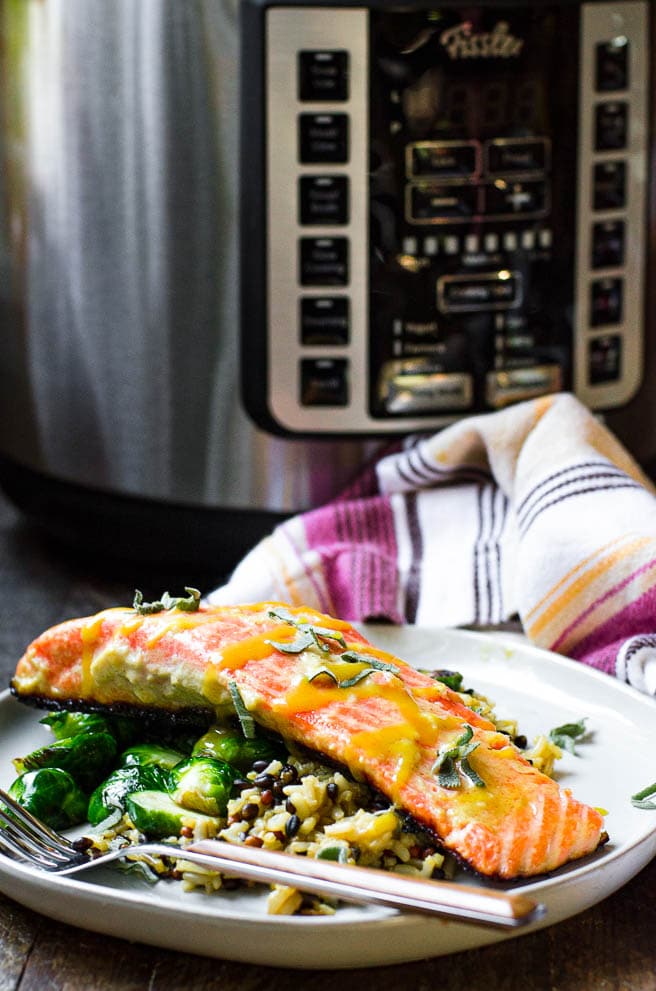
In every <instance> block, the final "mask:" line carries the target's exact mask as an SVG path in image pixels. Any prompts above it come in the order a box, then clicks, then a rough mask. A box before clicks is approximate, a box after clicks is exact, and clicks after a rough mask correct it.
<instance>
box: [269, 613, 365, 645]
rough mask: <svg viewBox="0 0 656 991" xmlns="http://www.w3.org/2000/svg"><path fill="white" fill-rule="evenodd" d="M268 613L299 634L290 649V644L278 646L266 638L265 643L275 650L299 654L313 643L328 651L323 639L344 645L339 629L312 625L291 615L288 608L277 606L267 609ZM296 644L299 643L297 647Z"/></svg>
mask: <svg viewBox="0 0 656 991" xmlns="http://www.w3.org/2000/svg"><path fill="white" fill-rule="evenodd" d="M268 615H269V616H270V617H271V618H272V619H280V620H282V622H283V623H288V624H289V625H290V626H293V627H294V628H295V629H297V630H298V631H299V636H298V637H297V638H296V639H295V640H294V641H292V644H293V645H294V648H295V649H290V645H289V644H286V645H285V647H280V646H279V645H278V644H277V643H274V642H273V641H272V640H267V643H269V644H271V646H272V647H275V649H276V650H283V652H284V653H286V654H300V652H301V651H302V650H307V648H308V647H311V646H312V645H313V644H314V646H315V647H318V649H319V650H320V651H321V652H322V653H324V654H328V653H330V647H329V645H328V644H326V643H324V640H335V641H336V642H337V643H338V644H339V645H340V646H341V647H345V646H346V641H345V640H344V637H343V636H342V634H341V633H340V632H339V630H330V629H328V628H327V627H325V626H314V625H313V624H312V623H308V622H306V621H305V620H301V619H297V617H296V616H293V615H292V613H290V612H289V610H288V609H285V608H283V607H279V608H276V609H269V612H268ZM301 643H302V644H303V646H300V644H301ZM297 645H299V646H298V647H297Z"/></svg>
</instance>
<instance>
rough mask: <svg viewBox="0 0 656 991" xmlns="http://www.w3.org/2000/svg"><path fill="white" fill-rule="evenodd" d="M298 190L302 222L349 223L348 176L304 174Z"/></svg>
mask: <svg viewBox="0 0 656 991" xmlns="http://www.w3.org/2000/svg"><path fill="white" fill-rule="evenodd" d="M298 192H299V205H298V206H299V216H300V220H301V223H302V224H347V223H348V213H349V203H348V177H347V176H344V175H311V176H302V178H301V179H300V180H299V183H298Z"/></svg>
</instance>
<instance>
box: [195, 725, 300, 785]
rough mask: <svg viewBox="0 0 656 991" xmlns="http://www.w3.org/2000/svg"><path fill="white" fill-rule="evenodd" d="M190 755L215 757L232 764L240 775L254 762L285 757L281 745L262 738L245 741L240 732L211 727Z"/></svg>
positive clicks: (197, 742) (221, 727) (248, 769)
mask: <svg viewBox="0 0 656 991" xmlns="http://www.w3.org/2000/svg"><path fill="white" fill-rule="evenodd" d="M192 755H193V756H201V755H204V756H207V757H216V758H218V759H219V760H223V761H225V762H226V763H227V764H232V766H233V767H236V768H237V770H238V771H241V772H242V774H244V773H245V772H246V771H250V769H251V767H252V766H253V763H254V761H256V760H266V761H270V760H275V759H276V758H281V759H283V760H284V759H285V757H286V753H285V749H284V747H283V746H282V744H279V743H275V742H274V741H272V740H269V739H267V738H266V737H263V736H258V737H255V739H253V740H247V739H246V738H245V736H244V734H243V733H242V732H241V730H238V729H230V728H228V727H223V726H213V727H212V728H211V729H210V730H208V731H207V733H205V735H204V736H201V738H200V739H199V740H197V741H196V743H195V744H194V749H193V751H192Z"/></svg>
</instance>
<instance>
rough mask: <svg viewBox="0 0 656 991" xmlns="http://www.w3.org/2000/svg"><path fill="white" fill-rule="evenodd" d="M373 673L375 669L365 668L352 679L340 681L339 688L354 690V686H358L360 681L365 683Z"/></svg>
mask: <svg viewBox="0 0 656 991" xmlns="http://www.w3.org/2000/svg"><path fill="white" fill-rule="evenodd" d="M373 673H374V669H373V668H365V670H364V671H358V673H357V674H354V675H353V677H352V678H347V679H346V681H340V683H339V687H340V688H353V685H357V684H358V682H359V681H364V679H365V678H368V677H369V675H370V674H373Z"/></svg>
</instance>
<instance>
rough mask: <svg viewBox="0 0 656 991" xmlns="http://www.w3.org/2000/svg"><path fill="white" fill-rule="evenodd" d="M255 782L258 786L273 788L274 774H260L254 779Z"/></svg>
mask: <svg viewBox="0 0 656 991" xmlns="http://www.w3.org/2000/svg"><path fill="white" fill-rule="evenodd" d="M253 784H254V785H256V786H257V787H258V788H265V789H266V788H273V775H272V774H258V776H257V777H256V778H254V780H253Z"/></svg>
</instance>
